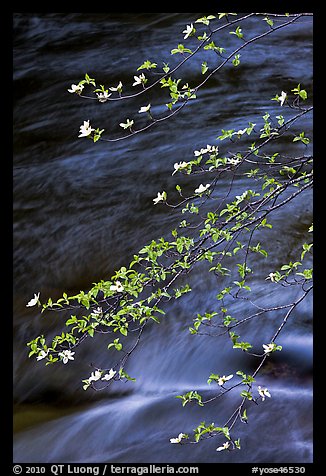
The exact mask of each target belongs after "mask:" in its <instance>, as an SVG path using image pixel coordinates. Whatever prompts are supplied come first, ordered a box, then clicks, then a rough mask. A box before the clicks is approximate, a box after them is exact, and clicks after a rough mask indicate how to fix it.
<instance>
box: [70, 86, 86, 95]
mask: <svg viewBox="0 0 326 476" xmlns="http://www.w3.org/2000/svg"><path fill="white" fill-rule="evenodd" d="M83 89H84V86H83V85H82V84H72V85H71V89H68V91H69V92H70V93H72V94H74V93H75V94H81V93H82V91H83Z"/></svg>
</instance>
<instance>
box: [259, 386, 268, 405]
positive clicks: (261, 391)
mask: <svg viewBox="0 0 326 476" xmlns="http://www.w3.org/2000/svg"><path fill="white" fill-rule="evenodd" d="M258 393H259V395H260V396H261V399H262V401H264V400H265V397H268V398H271V394H270V393H269V390H268V389H267V388H266V387H265V388H262V387H261V386H260V385H259V386H258Z"/></svg>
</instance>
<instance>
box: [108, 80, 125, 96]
mask: <svg viewBox="0 0 326 476" xmlns="http://www.w3.org/2000/svg"><path fill="white" fill-rule="evenodd" d="M109 90H110V91H118V92H119V93H121V91H122V82H121V81H119V84H118V86H117V87H113V86H112V87H111V88H109Z"/></svg>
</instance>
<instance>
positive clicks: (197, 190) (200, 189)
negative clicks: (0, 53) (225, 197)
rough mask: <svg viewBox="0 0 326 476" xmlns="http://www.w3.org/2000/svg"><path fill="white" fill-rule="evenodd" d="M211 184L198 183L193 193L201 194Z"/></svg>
mask: <svg viewBox="0 0 326 476" xmlns="http://www.w3.org/2000/svg"><path fill="white" fill-rule="evenodd" d="M210 186H211V185H210V184H209V183H207V184H206V185H203V184H202V183H201V184H200V185H199V187H198V188H196V190H195V193H197V194H201V193H204V192H206V190H207V189H208V188H209V187H210Z"/></svg>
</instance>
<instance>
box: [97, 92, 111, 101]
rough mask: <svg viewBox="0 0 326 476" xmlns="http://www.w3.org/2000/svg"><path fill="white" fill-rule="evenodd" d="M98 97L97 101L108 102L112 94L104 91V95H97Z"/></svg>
mask: <svg viewBox="0 0 326 476" xmlns="http://www.w3.org/2000/svg"><path fill="white" fill-rule="evenodd" d="M96 95H97V99H98V100H99V101H100V102H106V101H107V100H108V99H109V97H110V96H111V94H109V93H108V92H107V91H103V92H102V93H96Z"/></svg>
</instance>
